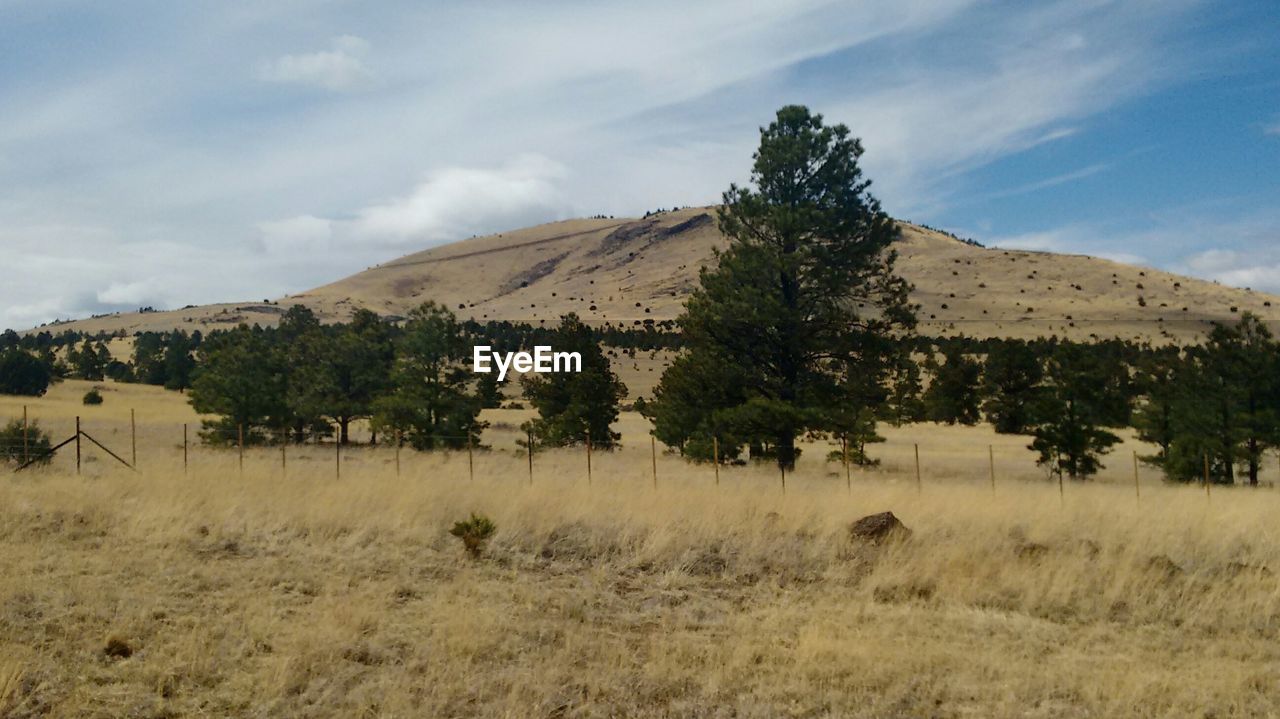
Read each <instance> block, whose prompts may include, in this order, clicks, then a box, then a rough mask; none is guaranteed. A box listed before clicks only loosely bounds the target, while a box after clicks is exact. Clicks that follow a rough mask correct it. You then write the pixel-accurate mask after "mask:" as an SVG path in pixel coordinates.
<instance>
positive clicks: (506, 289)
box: [46, 207, 1280, 342]
mask: <svg viewBox="0 0 1280 719" xmlns="http://www.w3.org/2000/svg"><path fill="white" fill-rule="evenodd" d="M726 245H727V241H726V240H725V238H724V236H723V235H721V234H720V232H719V230H718V229H717V223H716V219H715V208H710V207H703V208H687V209H682V210H676V211H671V212H662V213H658V214H655V215H651V216H647V217H644V218H641V219H613V218H592V219H576V220H566V221H562V222H552V223H548V224H545V225H538V226H536V227H529V228H525V229H521V230H516V231H514V232H504V233H501V234H496V235H490V236H487V237H477V238H472V239H469V240H463V241H460V242H455V243H452V244H448V245H444V246H441V247H436V248H433V249H430V250H425V251H423V252H418V253H414V254H411V255H407V256H405V257H402V258H400V259H397V260H393V261H391V262H387V263H384V264H381V265H378V266H376V267H372V268H370V269H367V270H365V271H363V272H359V273H357V274H354V275H352V276H350V277H347V278H345V279H342V280H338V281H337V282H333V283H331V284H327V285H324V286H322V287H317V288H315V289H312V290H308V291H306V292H302V293H300V294H296V295H291V296H288V297H284V298H281V299H279V300H277V301H273V302H262V303H231V304H219V305H205V306H201V307H189V308H186V309H182V310H174V311H167V312H146V313H141V314H139V313H122V314H115V315H107V316H103V317H96V318H93V319H88V320H79V321H75V322H68V323H61V324H59V325H57V326H56V327H49V328H46V329H51V330H52V331H60V330H62V329H77V330H81V331H87V332H96V331H103V330H105V331H115V330H125V331H126V332H134V331H137V330H159V329H172V328H181V329H187V330H195V329H199V330H202V331H206V332H207V331H209V330H213V329H217V328H223V327H230V326H234V325H235V324H238V323H240V322H248V323H254V322H257V323H262V324H273V323H274V322H275V321H277V319H278V318H279V316H280V315H281V314H283V312H284V311H285V310H286V309H287V308H288V307H289V306H290V305H293V304H303V305H306V306H308V307H310V308H311V309H313V310H314V311H315V312H316V313H317V314H318V315H319V316H320V317H321V318H322V319H324V320H326V321H339V320H343V319H345V318H347V317H349V316H350V314H351V312H352V311H354V310H355V309H357V308H361V307H364V308H368V309H370V310H373V311H375V312H377V313H378V314H381V315H384V316H390V317H401V316H404V315H406V314H407V313H408V311H409V310H410V309H411V308H412V307H414V306H416V305H418V304H421V303H422V302H425V301H427V300H435V301H436V302H439V303H442V304H444V305H445V306H447V307H449V308H450V309H452V310H454V311H455V312H456V313H457V314H458V315H459V316H460V317H474V318H476V319H478V320H486V319H493V320H513V321H525V322H534V323H537V322H546V323H552V322H554V321H555V320H556V319H557V318H558V317H559V316H560V315H562V314H564V313H566V312H570V311H573V312H576V313H578V315H579V316H581V317H582V318H584V319H585V320H587V321H590V322H594V323H604V322H611V323H615V324H617V323H622V324H626V325H632V324H639V323H642V322H643V321H645V320H650V319H652V320H655V321H659V320H665V319H674V318H675V317H676V316H677V315H678V314H679V312H680V309H681V306H682V303H683V301H684V297H685V296H686V295H687V294H688V293H689V291H690V290H691V289H692V288H693V287H694V286H696V284H697V278H698V270H699V268H700V267H702V266H703V265H706V264H708V263H711V262H713V252H714V250H716V249H721V248H724V247H725V246H726ZM897 251H898V255H899V258H898V265H897V267H898V271H899V272H900V273H901V274H902V275H903V276H904V277H905V278H906V279H908V280H909V281H911V282H912V284H914V285H915V290H914V292H913V293H912V297H913V300H914V301H915V302H917V303H918V304H919V305H920V311H919V317H920V320H921V325H920V331H921V332H922V333H924V334H933V335H944V336H954V335H958V334H965V335H969V336H976V337H987V336H1005V337H1023V338H1029V337H1035V336H1048V335H1057V336H1059V337H1070V338H1074V339H1088V338H1090V337H1099V338H1106V337H1119V338H1125V339H1135V340H1151V341H1155V342H1163V341H1171V340H1176V341H1194V340H1195V338H1196V337H1197V336H1199V335H1201V334H1202V333H1203V332H1204V331H1205V329H1206V328H1207V327H1208V326H1209V325H1210V323H1212V322H1230V321H1233V320H1234V319H1235V318H1238V317H1239V315H1240V314H1241V313H1243V312H1246V311H1249V312H1253V313H1255V314H1257V315H1259V316H1261V317H1263V318H1264V319H1266V320H1268V321H1269V322H1270V323H1271V324H1272V326H1273V327H1276V326H1277V325H1280V297H1276V296H1274V295H1267V294H1264V293H1260V292H1254V291H1252V290H1248V289H1239V288H1234V287H1226V286H1223V285H1219V284H1217V283H1213V282H1206V281H1204V280H1197V279H1192V278H1189V277H1182V276H1179V275H1175V274H1171V273H1168V272H1162V271H1160V270H1154V269H1149V268H1144V267H1136V266H1133V265H1126V264H1122V263H1118V262H1112V261H1110V260H1105V259H1100V258H1096V257H1088V256H1084V255H1066V254H1055V253H1049V252H1033V251H1026V250H1003V249H989V248H983V247H980V246H976V245H974V244H971V243H967V242H963V241H961V240H958V239H956V238H954V237H951V236H949V235H946V234H943V233H941V232H937V231H934V230H931V229H927V228H924V227H920V226H917V225H912V224H908V223H903V224H902V238H901V240H900V241H899V243H898V244H897Z"/></svg>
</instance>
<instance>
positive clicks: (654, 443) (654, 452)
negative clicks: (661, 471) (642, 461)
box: [649, 434, 658, 492]
mask: <svg viewBox="0 0 1280 719" xmlns="http://www.w3.org/2000/svg"><path fill="white" fill-rule="evenodd" d="M649 458H650V459H651V460H652V461H653V490H654V491H655V492H656V491H658V439H657V438H656V437H654V436H653V435H652V434H651V435H649Z"/></svg>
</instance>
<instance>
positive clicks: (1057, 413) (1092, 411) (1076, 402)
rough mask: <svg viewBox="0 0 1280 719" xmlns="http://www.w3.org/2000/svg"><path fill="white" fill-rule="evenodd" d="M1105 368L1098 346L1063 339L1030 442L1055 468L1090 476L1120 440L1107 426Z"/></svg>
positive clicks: (1050, 363)
mask: <svg viewBox="0 0 1280 719" xmlns="http://www.w3.org/2000/svg"><path fill="white" fill-rule="evenodd" d="M1104 372H1105V370H1104V366H1103V363H1102V362H1100V361H1099V359H1098V356H1097V354H1096V353H1095V352H1094V348H1092V347H1087V346H1083V345H1078V344H1064V345H1060V346H1059V347H1058V348H1057V349H1056V351H1055V352H1054V354H1053V355H1052V356H1051V357H1050V358H1049V360H1048V362H1047V367H1046V369H1045V384H1044V386H1043V392H1042V393H1041V398H1040V400H1039V407H1038V408H1037V409H1036V411H1035V414H1034V416H1035V423H1034V425H1033V426H1032V433H1033V434H1034V435H1035V440H1034V441H1032V443H1031V445H1030V448H1031V449H1034V450H1036V452H1038V453H1039V455H1040V456H1039V459H1038V460H1037V463H1038V464H1040V465H1042V466H1045V467H1047V468H1048V469H1049V471H1050V472H1051V473H1053V474H1056V475H1061V474H1066V475H1067V476H1068V477H1070V478H1072V479H1087V478H1089V477H1091V476H1092V475H1094V474H1096V473H1097V471H1098V469H1099V468H1101V467H1102V463H1101V462H1100V461H1099V458H1100V457H1101V456H1102V455H1103V454H1106V453H1107V452H1108V451H1110V449H1111V447H1112V446H1113V445H1115V444H1116V443H1117V442H1119V441H1120V438H1119V437H1117V436H1116V435H1115V434H1113V433H1111V432H1109V431H1107V430H1106V429H1104V426H1105V423H1106V422H1107V416H1108V408H1107V402H1108V397H1107V395H1106V389H1105V377H1104Z"/></svg>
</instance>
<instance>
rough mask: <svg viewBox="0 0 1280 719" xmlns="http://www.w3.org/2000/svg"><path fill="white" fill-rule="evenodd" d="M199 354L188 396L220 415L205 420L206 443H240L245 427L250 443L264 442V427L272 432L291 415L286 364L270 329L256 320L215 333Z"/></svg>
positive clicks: (198, 407)
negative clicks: (266, 329)
mask: <svg viewBox="0 0 1280 719" xmlns="http://www.w3.org/2000/svg"><path fill="white" fill-rule="evenodd" d="M200 354H201V361H200V368H199V371H198V372H197V373H196V376H195V378H194V380H193V381H192V383H191V392H190V395H189V401H190V402H191V406H192V407H193V408H195V410H196V411H197V412H199V413H201V414H216V415H219V416H220V417H219V419H216V420H205V421H204V422H203V425H204V428H205V431H204V433H203V436H204V438H205V440H206V441H207V442H210V443H213V444H227V443H232V442H235V441H237V439H238V432H239V431H240V429H241V428H243V430H244V432H245V441H246V442H250V443H253V442H260V441H262V439H263V438H264V435H263V433H262V431H261V430H266V431H273V430H275V429H277V428H279V427H281V426H282V425H283V424H284V421H285V419H286V418H287V417H288V407H287V404H286V384H285V368H284V365H283V363H282V362H281V361H280V358H279V356H278V355H277V353H275V352H274V351H273V348H272V345H271V343H270V340H269V338H268V335H267V332H265V331H264V330H263V329H262V328H260V327H257V326H256V325H255V326H254V327H252V328H250V327H248V326H247V325H240V326H239V327H237V328H236V329H234V330H231V331H229V332H220V333H216V334H214V335H211V336H210V337H209V339H208V340H206V341H205V342H204V343H203V344H202V345H201V348H200Z"/></svg>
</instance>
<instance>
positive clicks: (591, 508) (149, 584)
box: [0, 382, 1280, 717]
mask: <svg viewBox="0 0 1280 719" xmlns="http://www.w3.org/2000/svg"><path fill="white" fill-rule="evenodd" d="M85 389H86V385H85V384H84V383H75V382H68V383H64V384H62V385H59V386H57V387H56V388H55V389H54V390H53V391H52V392H51V393H50V395H49V396H48V397H45V398H42V399H40V400H38V401H35V402H30V403H29V404H30V409H31V412H32V414H33V415H34V416H37V417H40V418H42V420H44V422H43V424H45V425H46V426H49V427H52V428H53V429H55V430H56V431H55V432H54V434H55V435H59V434H61V433H62V431H63V430H65V429H67V428H68V427H69V424H68V423H69V422H71V421H72V419H71V418H73V417H74V416H75V415H76V414H81V415H84V416H85V420H84V421H85V425H86V428H87V429H88V431H90V432H91V433H94V435H95V436H97V437H98V438H99V439H102V440H103V441H104V442H105V443H107V444H108V446H112V447H113V448H117V449H118V448H123V449H125V450H127V449H128V446H129V429H128V427H129V424H128V422H129V420H128V409H129V408H130V407H134V408H136V410H137V417H138V426H139V465H140V471H139V472H136V473H135V472H132V471H130V470H128V469H126V468H123V467H119V466H118V465H113V462H112V461H111V460H109V459H108V458H105V456H103V455H101V453H100V452H94V453H89V452H87V451H86V459H85V462H84V465H83V473H82V474H81V475H80V476H77V475H76V474H75V471H74V464H73V462H72V463H69V460H68V458H67V457H65V456H63V457H60V458H59V459H58V460H57V461H56V462H55V463H54V464H53V466H51V467H49V468H46V469H41V470H39V471H36V472H30V473H28V472H24V473H21V474H17V475H3V476H0V716H2V717H44V716H49V717H119V716H132V717H187V716H207V717H229V716H255V717H329V716H333V717H375V716H376V717H454V716H456V717H462V716H485V717H488V716H494V717H606V716H622V717H666V716H670V717H730V716H734V717H774V716H794V717H846V716H848V717H1027V716H1031V717H1119V716H1151V717H1168V716H1196V717H1207V716H1212V717H1256V716H1275V715H1278V714H1280V641H1278V640H1280V591H1278V590H1280V583H1278V580H1277V576H1276V575H1275V574H1274V572H1275V571H1276V570H1280V536H1278V535H1277V531H1276V529H1275V522H1274V517H1275V516H1276V514H1277V511H1280V497H1278V496H1277V495H1276V494H1275V493H1274V492H1273V491H1271V490H1269V489H1262V490H1254V491H1248V490H1242V489H1236V490H1215V491H1214V492H1213V494H1212V496H1211V497H1210V498H1206V496H1205V493H1204V491H1203V489H1200V488H1195V487H1169V486H1164V485H1162V484H1161V483H1160V482H1159V480H1158V478H1157V477H1156V476H1155V474H1154V473H1152V472H1150V471H1149V470H1145V469H1144V470H1143V474H1142V476H1141V497H1140V499H1139V498H1136V497H1135V495H1134V487H1133V480H1132V465H1131V460H1130V456H1131V455H1130V454H1129V452H1130V451H1131V450H1132V449H1135V448H1137V445H1135V444H1132V443H1127V444H1126V445H1125V446H1124V447H1122V448H1121V449H1118V450H1117V452H1116V453H1115V454H1113V455H1112V456H1111V457H1110V458H1109V461H1108V464H1109V465H1111V466H1110V467H1109V468H1108V470H1107V472H1106V473H1105V474H1104V476H1103V477H1102V478H1101V479H1100V480H1099V481H1097V482H1093V483H1090V484H1089V485H1087V486H1081V485H1072V484H1068V486H1067V487H1066V488H1065V494H1064V495H1063V496H1062V497H1061V498H1060V497H1059V494H1058V489H1057V486H1056V485H1055V484H1051V483H1048V482H1046V481H1045V480H1044V478H1043V475H1042V474H1041V473H1040V472H1039V470H1037V469H1036V468H1035V467H1034V466H1033V465H1032V464H1031V458H1030V455H1029V453H1026V452H1025V450H1024V449H1022V448H1023V446H1024V445H1025V444H1026V439H1025V438H1009V437H996V436H995V435H992V434H989V433H988V432H987V431H986V430H985V429H981V428H964V429H957V428H940V427H934V426H921V427H914V428H910V427H908V428H902V429H900V430H886V434H887V435H888V437H889V441H888V442H887V443H885V444H883V445H879V446H877V447H875V448H874V449H873V450H872V454H874V455H876V456H880V457H882V458H883V459H884V462H883V464H882V466H881V467H879V468H877V469H872V470H865V471H856V472H854V473H853V475H852V477H851V480H850V482H849V484H848V485H846V481H845V477H844V474H843V472H842V470H841V469H840V467H839V465H827V464H826V463H824V462H823V461H821V459H820V457H819V455H820V454H823V453H824V452H821V451H820V450H819V449H818V448H816V447H813V448H810V451H809V452H808V453H807V454H806V455H805V457H804V458H803V459H802V461H801V465H800V467H799V470H798V472H797V473H796V474H795V475H793V476H791V477H789V479H788V485H787V490H786V492H785V494H784V493H783V492H782V491H781V487H780V482H779V477H778V475H777V474H776V472H775V471H771V470H769V469H767V468H756V467H736V468H727V469H724V470H722V472H721V477H720V484H719V485H718V486H717V485H716V484H715V479H714V474H713V472H712V470H711V468H709V467H705V466H695V465H689V464H686V463H685V462H683V461H682V460H680V459H679V458H678V457H674V456H669V455H664V456H660V457H659V458H658V462H657V485H656V487H655V485H654V480H653V474H652V468H651V464H650V454H649V446H648V441H647V437H645V433H646V430H645V427H644V424H643V421H642V420H641V419H640V418H638V417H635V416H631V415H627V416H625V417H624V418H623V420H622V421H621V422H620V425H619V426H620V428H621V431H622V432H623V433H624V443H625V447H624V449H623V450H622V451H621V452H618V453H615V454H609V455H606V454H601V453H597V454H596V455H595V457H594V458H593V460H594V461H593V473H592V481H591V483H590V484H588V482H587V477H586V471H585V457H584V455H583V453H582V452H580V451H562V452H548V453H544V454H541V455H538V456H537V457H536V458H535V470H534V477H533V481H532V483H530V481H529V476H528V471H527V464H526V459H525V457H524V456H523V455H521V454H519V453H518V452H517V451H516V450H515V449H514V448H513V447H512V445H511V442H512V441H513V440H514V436H515V432H514V431H513V429H511V427H512V426H514V425H516V424H518V422H519V416H518V415H519V413H518V412H513V411H507V412H500V413H494V414H492V415H490V416H489V419H490V420H491V421H492V422H494V423H495V429H494V430H492V437H493V438H492V440H489V439H488V438H486V441H490V442H491V443H492V444H493V445H494V449H492V450H488V451H484V452H478V453H477V454H476V455H475V479H474V480H471V479H469V473H468V466H467V457H466V454H465V453H455V454H431V455H426V454H416V453H411V452H404V453H403V454H402V456H401V460H400V468H399V471H398V472H397V469H396V462H395V453H394V451H393V450H391V449H390V448H386V447H382V448H376V449H375V448H358V449H353V450H351V451H350V452H348V453H347V454H346V455H345V456H344V459H343V460H342V464H343V468H342V477H341V479H337V478H335V476H334V474H335V473H334V464H335V461H334V454H333V450H332V447H329V448H325V447H314V448H308V449H306V450H290V451H291V452H292V454H291V455H290V456H289V458H288V466H287V472H285V471H282V468H281V466H280V462H279V455H278V450H273V449H260V450H251V451H249V452H248V453H247V456H246V458H245V465H244V470H243V472H242V471H241V470H240V468H239V464H238V460H237V456H236V453H235V452H234V450H232V451H226V450H224V451H214V450H206V449H198V450H195V451H193V452H192V454H191V462H190V466H189V467H188V469H187V470H186V471H185V472H184V469H183V465H182V461H181V447H180V441H181V437H180V434H177V435H175V431H174V427H175V426H180V424H181V423H182V422H191V423H194V422H195V421H196V418H195V416H194V415H192V414H191V413H190V410H189V409H187V408H186V407H185V405H184V404H183V403H182V398H181V397H180V396H177V395H175V394H172V393H165V392H162V391H159V390H156V389H155V388H149V387H137V386H115V385H108V386H107V390H108V391H107V392H106V396H107V401H106V404H104V405H102V406H101V407H97V408H86V407H83V406H81V405H80V404H79V396H80V395H81V394H83V391H84V390H85ZM20 412H21V401H20V400H15V399H14V398H0V418H4V417H12V416H15V414H20ZM499 425H501V426H499ZM916 443H919V444H920V445H921V447H922V450H921V451H922V483H921V486H920V487H919V488H917V485H916V480H915V470H914V458H913V445H914V444H916ZM988 445H994V447H995V448H994V453H995V455H996V456H997V460H998V461H997V466H996V469H997V483H996V487H995V490H994V491H993V490H992V488H991V485H990V482H989V476H988V472H989V467H988V464H987V458H988ZM823 449H825V447H824V448H823ZM1020 452H1021V453H1020ZM126 456H127V455H126ZM1269 471H1270V474H1269V475H1268V476H1267V477H1266V479H1267V480H1269V481H1274V479H1275V478H1276V474H1275V466H1274V463H1273V465H1272V466H1271V467H1269ZM884 510H891V511H893V512H894V513H895V514H897V515H898V517H900V518H901V519H902V521H903V522H904V523H905V524H906V525H907V526H908V527H910V528H911V529H912V530H913V533H912V534H911V536H910V537H909V538H906V539H904V540H902V541H897V542H891V543H888V544H884V545H879V546H877V545H870V544H865V543H860V542H857V541H854V540H853V539H851V538H850V536H849V532H848V527H849V524H850V523H851V522H852V521H853V520H855V519H857V518H858V517H861V516H863V515H866V514H870V513H873V512H879V511H884ZM470 512H481V513H484V514H486V515H488V516H489V517H491V518H492V519H493V520H494V522H496V524H497V527H498V530H497V533H496V535H495V536H494V537H493V539H492V540H491V542H490V543H489V546H488V549H487V551H486V553H485V556H484V558H482V559H480V560H478V561H476V560H470V559H468V558H467V557H466V555H465V554H464V552H463V550H462V548H461V546H460V544H459V542H458V541H457V540H456V539H455V538H454V537H451V536H449V534H448V529H449V527H450V526H451V524H452V523H453V522H454V521H456V520H458V519H463V518H465V517H466V516H467V515H468V514H469V513H470Z"/></svg>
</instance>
